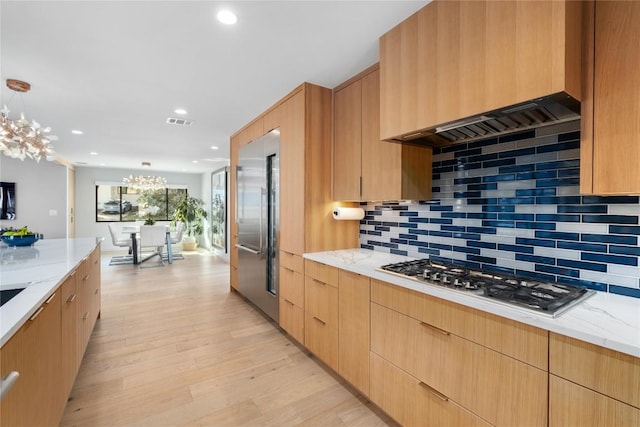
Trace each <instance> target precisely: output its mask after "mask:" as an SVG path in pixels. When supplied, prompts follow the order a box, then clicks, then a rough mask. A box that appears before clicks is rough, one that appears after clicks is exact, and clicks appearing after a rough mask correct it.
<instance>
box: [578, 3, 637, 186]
mask: <svg viewBox="0 0 640 427" xmlns="http://www.w3.org/2000/svg"><path fill="white" fill-rule="evenodd" d="M594 13H595V18H594V19H595V30H594V31H595V38H594V40H595V44H594V52H593V58H590V59H592V60H593V61H594V63H593V64H592V65H591V67H592V68H593V74H592V75H591V76H588V77H592V82H591V83H592V87H591V88H592V96H593V98H592V100H593V117H590V116H588V115H586V116H585V115H584V114H583V123H582V126H583V129H584V128H585V127H589V128H590V129H589V130H588V131H587V132H586V134H587V135H589V133H591V132H592V134H593V139H592V140H591V141H589V140H588V139H587V140H586V141H583V145H584V147H583V150H582V153H581V155H582V157H581V161H582V162H583V163H584V164H583V165H581V170H583V169H586V168H589V167H591V168H592V169H591V170H589V171H585V172H582V177H581V178H582V181H583V183H582V184H583V185H582V187H581V189H582V190H583V191H588V192H592V193H593V194H638V193H640V170H639V168H638V167H637V165H638V161H639V160H640V146H639V145H638V144H637V139H638V135H640V122H639V121H638V120H637V118H638V116H640V76H639V75H638V72H637V70H638V67H639V66H640V53H639V52H638V39H639V38H640V3H638V2H625V1H611V2H603V1H599V2H595V12H594ZM586 66H587V67H589V65H588V64H587V65H586ZM591 88H589V89H591ZM589 155H590V156H589ZM582 158H584V160H582ZM591 174H592V175H591ZM589 190H591V191H589Z"/></svg>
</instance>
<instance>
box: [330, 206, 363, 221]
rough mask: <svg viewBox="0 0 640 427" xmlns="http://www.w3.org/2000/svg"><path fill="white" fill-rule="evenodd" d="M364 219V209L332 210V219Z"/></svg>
mask: <svg viewBox="0 0 640 427" xmlns="http://www.w3.org/2000/svg"><path fill="white" fill-rule="evenodd" d="M362 218H364V209H362V208H333V219H338V220H342V219H352V220H353V219H355V220H361V219H362Z"/></svg>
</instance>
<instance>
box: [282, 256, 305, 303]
mask: <svg viewBox="0 0 640 427" xmlns="http://www.w3.org/2000/svg"><path fill="white" fill-rule="evenodd" d="M279 290H280V296H281V297H282V298H284V299H285V300H287V301H289V302H290V303H292V304H295V305H297V306H298V307H301V308H304V275H303V274H302V273H299V272H297V271H294V270H292V269H290V268H288V267H284V266H282V265H281V266H280V288H279Z"/></svg>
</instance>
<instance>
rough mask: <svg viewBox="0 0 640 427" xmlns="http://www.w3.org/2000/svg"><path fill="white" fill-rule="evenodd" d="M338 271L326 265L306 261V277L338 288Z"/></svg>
mask: <svg viewBox="0 0 640 427" xmlns="http://www.w3.org/2000/svg"><path fill="white" fill-rule="evenodd" d="M338 271H339V270H338V269H337V268H335V267H331V266H329V265H326V264H321V263H319V262H315V261H311V260H308V259H305V260H304V275H305V276H309V277H312V278H314V279H316V280H319V281H320V282H323V283H326V284H328V285H331V286H334V287H336V288H337V287H338Z"/></svg>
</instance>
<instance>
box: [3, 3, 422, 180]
mask: <svg viewBox="0 0 640 427" xmlns="http://www.w3.org/2000/svg"><path fill="white" fill-rule="evenodd" d="M426 3H427V1H397V0H396V1H226V2H221V1H6V0H2V1H1V2H0V21H1V22H0V23H1V27H0V35H1V39H0V55H1V56H0V58H1V61H0V74H1V77H2V91H1V103H2V104H5V103H7V102H9V100H10V98H11V95H12V94H13V92H12V91H10V90H9V89H7V88H6V85H5V80H6V79H7V78H15V79H20V80H25V81H27V82H29V83H31V91H30V92H28V93H26V94H24V95H22V97H20V96H19V95H16V96H14V97H13V98H12V99H11V102H9V105H8V107H9V109H10V110H12V115H13V113H19V112H20V111H24V112H25V113H26V114H27V117H28V118H34V119H36V120H37V121H38V122H40V123H41V124H42V125H44V126H51V127H52V128H53V131H52V134H54V135H57V136H58V137H59V138H60V140H59V141H57V142H56V143H55V145H54V148H55V151H56V153H58V154H59V155H60V156H61V157H63V158H64V159H66V160H67V161H69V162H71V163H73V164H76V165H84V164H86V165H88V166H98V167H99V166H104V167H116V168H125V169H139V168H140V165H141V162H143V161H149V162H151V164H152V167H151V169H152V170H156V171H176V172H194V173H195V172H197V173H200V172H205V171H211V170H213V169H215V168H217V167H219V166H220V165H221V164H222V163H220V162H215V161H214V160H215V159H222V161H226V159H228V157H229V136H230V135H231V134H232V133H234V132H235V131H236V130H238V129H239V128H240V127H242V126H243V125H244V124H245V123H247V122H248V121H250V120H251V119H253V118H254V117H255V116H257V115H258V114H260V113H261V112H262V111H264V110H265V109H266V108H268V107H269V106H271V105H272V104H273V103H275V102H276V101H277V100H278V99H280V98H281V97H282V96H284V95H285V94H287V93H288V92H289V91H291V90H292V89H293V88H295V87H296V86H298V85H299V84H300V83H302V82H303V81H308V82H311V83H315V84H319V85H322V86H325V87H329V88H333V87H335V86H337V85H338V84H340V83H341V82H343V81H344V80H346V79H348V78H349V77H351V76H353V75H354V74H356V73H358V72H359V71H361V70H362V69H364V68H366V67H368V66H369V65H371V64H373V63H375V62H376V61H377V60H378V38H379V37H380V35H382V34H383V33H385V32H386V31H388V30H389V29H391V28H392V27H394V26H395V25H396V24H398V23H399V22H400V21H402V20H403V19H404V18H406V17H408V16H409V15H411V14H412V13H413V12H415V11H416V10H418V9H419V8H420V7H422V6H423V5H424V4H426ZM223 7H227V8H229V9H231V10H233V11H234V12H235V13H236V14H237V16H238V23H237V24H236V25H235V26H225V25H223V24H220V23H219V22H218V21H217V20H216V19H215V15H216V13H217V11H218V10H220V9H221V8H223ZM21 98H22V99H21ZM179 107H180V108H184V109H186V110H187V111H188V114H187V115H186V116H184V117H185V118H187V119H191V120H194V121H195V123H194V124H193V126H191V127H180V126H175V125H169V124H166V123H165V120H166V118H167V117H169V116H172V117H179V116H177V115H176V114H175V113H174V112H173V110H174V109H176V108H179ZM72 129H79V130H82V131H83V132H84V134H83V135H73V134H71V130H72ZM212 145H216V146H219V147H220V149H219V150H216V151H214V150H212V149H211V148H210V147H211V146H212ZM91 151H95V152H97V153H98V155H90V154H89V153H90V152H91ZM194 160H196V161H198V163H193V161H194ZM25 161H27V160H25Z"/></svg>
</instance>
